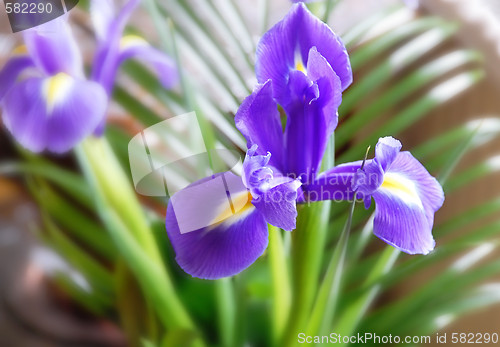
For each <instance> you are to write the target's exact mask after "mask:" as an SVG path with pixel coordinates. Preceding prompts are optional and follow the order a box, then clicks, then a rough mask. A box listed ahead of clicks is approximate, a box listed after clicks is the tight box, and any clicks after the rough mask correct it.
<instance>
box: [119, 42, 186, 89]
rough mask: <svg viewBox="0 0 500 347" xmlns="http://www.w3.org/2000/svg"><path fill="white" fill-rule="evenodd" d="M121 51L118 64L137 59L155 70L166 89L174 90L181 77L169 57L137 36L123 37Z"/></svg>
mask: <svg viewBox="0 0 500 347" xmlns="http://www.w3.org/2000/svg"><path fill="white" fill-rule="evenodd" d="M120 51H121V54H120V56H119V59H118V64H122V63H123V62H124V61H125V60H128V59H137V60H138V61H140V62H141V63H145V64H146V65H148V66H151V67H152V68H153V69H154V72H155V73H156V74H157V76H158V78H159V80H160V82H161V83H162V85H163V86H164V87H165V88H172V87H174V86H175V85H176V84H177V82H178V80H179V75H178V73H177V66H176V65H175V62H174V61H173V60H172V59H171V58H170V57H169V56H168V55H166V54H164V53H162V52H160V51H159V50H157V49H156V48H154V47H152V46H151V45H150V44H149V43H148V42H146V41H145V40H144V39H143V38H141V37H139V36H135V35H128V36H124V37H122V39H121V41H120Z"/></svg>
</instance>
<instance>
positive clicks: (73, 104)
mask: <svg viewBox="0 0 500 347" xmlns="http://www.w3.org/2000/svg"><path fill="white" fill-rule="evenodd" d="M106 105H107V97H106V94H105V92H104V90H103V89H102V88H101V86H100V85H98V84H96V83H94V82H88V81H84V80H78V79H74V78H72V77H70V76H69V75H66V74H63V73H61V74H58V75H56V76H54V77H50V78H30V79H27V80H25V81H23V82H20V83H18V84H16V85H15V86H14V87H13V88H12V89H11V90H10V91H9V92H8V93H7V95H6V96H5V98H4V99H3V100H2V106H3V107H2V108H3V120H4V123H5V125H6V127H7V129H9V131H10V132H11V133H12V135H13V136H14V137H15V138H16V140H17V141H18V142H19V143H20V144H21V145H22V146H24V147H26V148H27V149H29V150H31V151H33V152H40V151H43V150H44V149H47V150H49V151H51V152H56V153H61V152H65V151H68V150H70V149H71V148H72V147H74V146H75V145H76V144H77V143H78V142H79V141H81V140H82V139H83V138H85V137H86V136H88V135H90V134H91V133H92V131H94V129H95V128H96V126H97V124H98V123H99V122H100V121H101V120H102V118H103V117H104V114H105V111H106Z"/></svg>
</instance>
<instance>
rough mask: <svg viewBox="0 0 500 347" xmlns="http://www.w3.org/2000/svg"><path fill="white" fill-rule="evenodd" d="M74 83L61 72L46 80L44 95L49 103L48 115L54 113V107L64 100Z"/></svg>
mask: <svg viewBox="0 0 500 347" xmlns="http://www.w3.org/2000/svg"><path fill="white" fill-rule="evenodd" d="M72 83H73V78H72V77H71V76H70V75H68V74H65V73H64V72H60V73H58V74H57V75H55V76H52V77H49V78H47V79H46V80H45V82H44V85H43V93H44V96H45V100H46V102H47V114H48V115H50V114H51V113H52V111H54V107H55V106H56V105H57V104H58V103H60V102H61V101H62V100H63V99H64V97H65V96H66V94H67V92H68V91H69V89H70V86H71V84H72Z"/></svg>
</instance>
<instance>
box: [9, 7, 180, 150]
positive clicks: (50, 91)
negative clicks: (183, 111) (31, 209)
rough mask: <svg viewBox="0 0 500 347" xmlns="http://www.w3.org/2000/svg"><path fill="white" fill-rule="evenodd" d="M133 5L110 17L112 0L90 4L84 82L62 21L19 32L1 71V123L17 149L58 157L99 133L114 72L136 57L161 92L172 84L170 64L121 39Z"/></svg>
mask: <svg viewBox="0 0 500 347" xmlns="http://www.w3.org/2000/svg"><path fill="white" fill-rule="evenodd" d="M138 3H139V0H130V1H128V2H127V3H126V4H125V6H124V7H123V8H122V9H121V10H120V11H119V12H118V13H115V8H114V6H113V0H93V1H92V2H91V15H92V20H93V23H94V26H95V28H96V33H97V38H98V48H97V53H96V55H95V59H94V64H93V66H92V75H91V78H90V79H87V78H86V77H85V74H84V66H83V63H82V57H81V54H80V52H79V50H78V46H77V43H76V40H75V38H74V37H73V35H72V34H71V30H70V28H69V26H68V24H67V23H66V20H65V18H58V19H56V20H53V21H51V22H48V23H46V24H43V25H41V26H39V27H36V28H33V29H29V30H27V31H25V33H24V43H25V46H22V47H20V48H19V49H17V50H16V51H15V52H14V54H13V57H12V58H11V59H10V60H9V61H8V62H7V64H6V65H5V66H4V67H3V69H2V70H1V71H0V102H1V104H0V106H1V108H2V110H3V121H4V124H5V126H6V127H7V129H8V130H9V131H10V132H11V133H12V135H13V136H14V138H15V139H16V140H17V141H18V142H19V143H20V144H21V145H22V146H23V147H25V148H27V149H29V150H31V151H33V152H41V151H43V150H48V151H51V152H56V153H61V152H66V151H68V150H70V149H71V148H73V147H74V146H75V145H76V144H77V143H78V142H80V141H81V140H82V139H84V138H85V137H87V136H89V135H91V134H93V133H94V134H98V135H99V134H101V133H102V131H103V129H104V125H105V115H106V110H107V106H108V102H109V98H110V96H111V92H112V88H113V84H114V80H115V77H116V73H117V70H118V67H119V66H120V65H121V64H122V63H123V62H124V61H125V60H127V59H130V58H140V59H141V60H142V61H144V62H145V63H147V64H148V65H149V66H151V67H152V68H154V69H155V70H156V72H157V73H158V75H159V77H160V80H161V81H162V83H163V85H164V86H165V87H172V86H173V85H174V84H175V83H176V81H177V70H176V67H175V64H174V63H173V61H172V60H171V59H170V58H169V57H167V56H165V55H163V54H162V53H160V52H159V51H157V50H156V49H154V48H153V47H151V46H150V45H149V44H147V42H146V41H144V40H143V39H141V38H140V37H138V36H123V31H124V28H125V25H126V23H127V21H128V19H129V17H130V15H131V13H132V11H133V10H134V9H135V8H136V7H137V5H138Z"/></svg>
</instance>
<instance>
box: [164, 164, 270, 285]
mask: <svg viewBox="0 0 500 347" xmlns="http://www.w3.org/2000/svg"><path fill="white" fill-rule="evenodd" d="M222 177H224V179H225V182H226V183H225V184H222V185H221V180H222ZM225 186H227V187H228V188H227V189H228V190H227V192H228V195H226V188H225ZM191 188H194V189H195V190H192V189H191ZM229 196H231V197H232V198H231V201H232V203H228V197H229ZM242 197H243V198H242ZM250 198H251V197H249V194H248V191H247V190H246V188H245V186H244V185H243V183H242V181H241V178H240V177H237V176H235V175H233V174H231V173H226V174H218V175H216V176H214V177H211V178H207V179H204V180H201V181H200V182H197V183H196V184H194V185H192V186H190V187H188V188H187V189H184V190H181V191H179V192H177V193H176V194H175V195H174V196H172V198H171V200H170V202H169V205H168V209H167V217H166V223H165V224H166V229H167V234H168V237H169V239H170V242H171V243H172V246H173V248H174V251H175V254H176V261H177V263H178V264H179V266H180V267H181V268H182V269H183V270H184V271H185V272H187V273H188V274H190V275H191V276H193V277H198V278H203V279H218V278H222V277H228V276H233V275H236V274H237V273H239V272H241V271H243V270H244V269H246V268H247V267H248V266H250V265H251V264H252V263H253V262H254V261H255V260H256V259H257V258H258V257H259V256H261V255H262V253H263V252H264V250H265V249H266V247H267V243H268V232H267V223H266V221H265V220H264V217H263V216H262V214H261V213H260V212H258V211H257V209H256V208H255V207H254V206H253V205H252V204H251V203H250V202H249V201H250V200H249V199H250ZM242 204H243V206H241V205H242ZM231 206H232V207H231ZM238 206H239V207H238ZM210 218H211V219H210ZM193 220H194V221H201V223H204V224H208V223H211V224H210V225H207V226H203V227H200V228H198V229H195V230H189V229H192V222H191V221H193ZM207 222H208V223H207ZM186 223H187V224H186ZM186 227H187V228H186ZM186 230H187V232H185V231H186Z"/></svg>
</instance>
